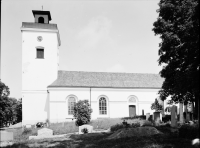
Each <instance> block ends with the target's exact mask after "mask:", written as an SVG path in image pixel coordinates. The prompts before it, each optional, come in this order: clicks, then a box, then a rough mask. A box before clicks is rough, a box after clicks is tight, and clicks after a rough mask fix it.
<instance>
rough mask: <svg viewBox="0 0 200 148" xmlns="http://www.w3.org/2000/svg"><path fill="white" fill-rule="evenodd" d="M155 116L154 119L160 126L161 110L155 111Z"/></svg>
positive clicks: (156, 124)
mask: <svg viewBox="0 0 200 148" xmlns="http://www.w3.org/2000/svg"><path fill="white" fill-rule="evenodd" d="M153 117H154V119H153V121H154V123H155V126H158V125H159V124H160V121H161V120H160V112H154V113H153Z"/></svg>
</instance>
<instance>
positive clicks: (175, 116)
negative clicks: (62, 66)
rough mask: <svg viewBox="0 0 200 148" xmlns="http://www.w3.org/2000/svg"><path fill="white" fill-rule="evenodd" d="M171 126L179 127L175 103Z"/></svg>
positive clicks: (172, 109)
mask: <svg viewBox="0 0 200 148" xmlns="http://www.w3.org/2000/svg"><path fill="white" fill-rule="evenodd" d="M171 127H177V107H176V106H175V105H173V106H172V108H171Z"/></svg>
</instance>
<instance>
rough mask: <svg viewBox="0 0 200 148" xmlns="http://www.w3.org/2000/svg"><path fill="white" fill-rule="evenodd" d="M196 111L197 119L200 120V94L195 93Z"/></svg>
mask: <svg viewBox="0 0 200 148" xmlns="http://www.w3.org/2000/svg"><path fill="white" fill-rule="evenodd" d="M194 112H195V119H196V120H199V96H198V95H195V106H194Z"/></svg>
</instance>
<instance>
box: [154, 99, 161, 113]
mask: <svg viewBox="0 0 200 148" xmlns="http://www.w3.org/2000/svg"><path fill="white" fill-rule="evenodd" d="M151 109H152V110H155V111H156V112H161V111H162V110H163V106H162V105H161V104H159V102H158V100H157V99H155V102H154V103H152V104H151Z"/></svg>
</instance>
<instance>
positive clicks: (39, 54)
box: [36, 48, 44, 59]
mask: <svg viewBox="0 0 200 148" xmlns="http://www.w3.org/2000/svg"><path fill="white" fill-rule="evenodd" d="M36 50H37V55H36V56H37V57H36V58H37V59H44V49H41V48H37V49H36Z"/></svg>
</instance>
